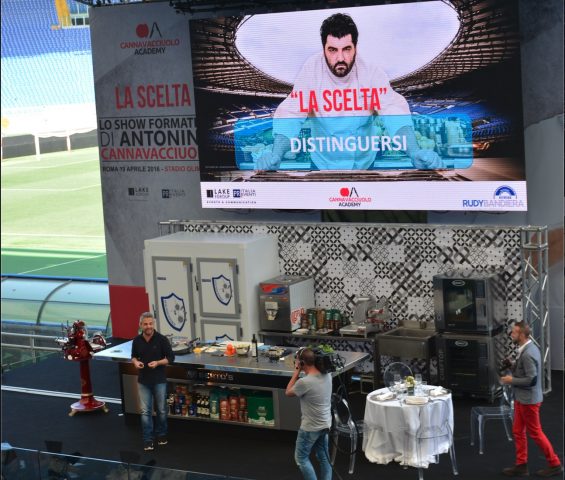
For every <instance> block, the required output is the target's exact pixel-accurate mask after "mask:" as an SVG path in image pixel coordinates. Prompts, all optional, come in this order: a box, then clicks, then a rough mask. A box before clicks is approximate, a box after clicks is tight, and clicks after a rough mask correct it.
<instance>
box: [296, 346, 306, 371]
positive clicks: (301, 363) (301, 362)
mask: <svg viewBox="0 0 565 480" xmlns="http://www.w3.org/2000/svg"><path fill="white" fill-rule="evenodd" d="M304 350H306V347H300V348H299V349H298V350H297V352H296V356H295V357H294V358H296V359H297V360H300V367H303V366H304V360H302V352H303V351H304Z"/></svg>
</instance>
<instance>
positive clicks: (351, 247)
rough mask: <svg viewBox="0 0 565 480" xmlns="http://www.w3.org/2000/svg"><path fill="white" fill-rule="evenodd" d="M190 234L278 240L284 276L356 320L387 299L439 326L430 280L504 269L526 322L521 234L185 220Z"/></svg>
mask: <svg viewBox="0 0 565 480" xmlns="http://www.w3.org/2000/svg"><path fill="white" fill-rule="evenodd" d="M179 226H181V227H182V228H181V229H182V230H185V231H189V232H224V233H228V232H231V233H256V234H271V235H276V236H277V238H278V243H279V264H280V270H281V272H283V273H285V274H287V275H311V276H313V277H314V280H315V289H316V305H317V306H318V307H321V308H338V309H340V310H341V311H342V312H344V313H345V314H346V315H347V316H349V317H350V318H352V315H353V309H354V304H355V298H357V297H359V296H367V295H369V294H372V295H374V296H375V297H377V298H382V297H386V299H388V302H389V306H390V310H391V313H392V320H391V325H390V326H396V325H397V323H398V321H399V320H423V321H433V317H434V306H433V288H432V277H433V276H434V275H435V274H436V273H442V272H445V271H448V270H458V269H464V270H471V269H472V270H477V271H480V272H488V271H492V270H502V271H504V277H505V279H506V282H507V293H508V300H507V302H508V324H510V323H511V322H514V321H518V320H521V319H522V288H521V285H522V277H521V269H520V229H519V228H513V227H505V228H500V227H467V226H457V225H456V226H453V225H450V226H446V225H433V226H432V225H425V226H421V225H396V224H394V225H371V224H327V223H313V224H253V223H233V222H230V223H209V222H199V221H194V222H183V223H182V225H179Z"/></svg>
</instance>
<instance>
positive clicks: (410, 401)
mask: <svg viewBox="0 0 565 480" xmlns="http://www.w3.org/2000/svg"><path fill="white" fill-rule="evenodd" d="M404 403H406V405H425V404H426V403H428V397H411V396H408V397H406V398H405V399H404Z"/></svg>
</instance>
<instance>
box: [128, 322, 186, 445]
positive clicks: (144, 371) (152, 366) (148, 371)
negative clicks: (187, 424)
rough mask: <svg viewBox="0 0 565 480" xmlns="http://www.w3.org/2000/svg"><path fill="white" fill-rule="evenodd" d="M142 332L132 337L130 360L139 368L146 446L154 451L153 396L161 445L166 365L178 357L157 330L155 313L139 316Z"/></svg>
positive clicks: (164, 432) (164, 423) (164, 438)
mask: <svg viewBox="0 0 565 480" xmlns="http://www.w3.org/2000/svg"><path fill="white" fill-rule="evenodd" d="M139 326H140V328H141V334H140V335H138V336H137V337H135V338H134V339H133V342H132V346H131V363H133V364H134V365H135V368H137V369H138V370H139V376H138V378H137V382H138V387H139V401H140V403H141V428H142V431H143V449H144V450H146V451H148V450H153V449H154V446H153V436H154V435H153V399H155V413H156V422H155V435H156V436H157V444H158V445H166V444H167V376H166V374H165V366H166V365H169V364H170V363H172V362H173V361H174V359H175V355H174V354H173V350H172V348H171V344H170V343H169V340H168V339H167V337H165V336H164V335H161V334H160V333H159V332H157V331H156V330H155V319H154V318H153V314H152V313H150V312H145V313H142V314H141V317H140V319H139Z"/></svg>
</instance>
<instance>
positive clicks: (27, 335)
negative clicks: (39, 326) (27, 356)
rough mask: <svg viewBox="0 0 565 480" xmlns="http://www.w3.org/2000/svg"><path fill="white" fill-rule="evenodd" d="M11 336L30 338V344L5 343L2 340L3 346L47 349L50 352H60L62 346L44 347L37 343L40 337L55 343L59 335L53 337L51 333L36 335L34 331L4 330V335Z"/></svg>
mask: <svg viewBox="0 0 565 480" xmlns="http://www.w3.org/2000/svg"><path fill="white" fill-rule="evenodd" d="M4 336H10V337H17V338H29V345H22V344H16V343H4V341H3V340H2V348H5V347H6V348H23V349H28V350H46V351H50V352H60V351H61V347H42V346H40V345H36V344H35V339H37V338H40V339H43V340H52V341H53V343H55V340H56V339H57V337H52V336H50V335H35V334H32V333H12V332H2V337H4Z"/></svg>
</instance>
